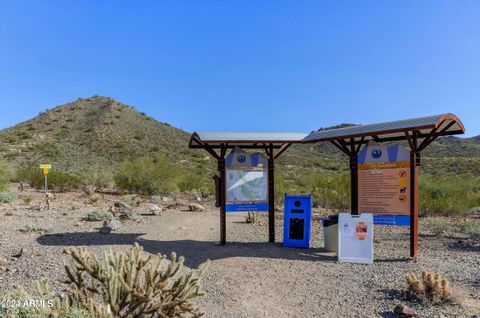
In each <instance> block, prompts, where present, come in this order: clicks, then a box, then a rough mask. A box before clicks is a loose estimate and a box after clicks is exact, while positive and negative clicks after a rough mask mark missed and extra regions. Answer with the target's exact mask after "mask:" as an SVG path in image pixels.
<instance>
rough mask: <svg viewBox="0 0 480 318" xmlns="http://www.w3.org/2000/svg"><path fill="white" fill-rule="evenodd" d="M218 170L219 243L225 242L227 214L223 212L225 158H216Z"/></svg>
mask: <svg viewBox="0 0 480 318" xmlns="http://www.w3.org/2000/svg"><path fill="white" fill-rule="evenodd" d="M218 172H219V174H220V182H219V201H220V244H222V245H225V244H226V243H227V215H226V212H225V159H224V158H223V157H222V158H220V159H218Z"/></svg>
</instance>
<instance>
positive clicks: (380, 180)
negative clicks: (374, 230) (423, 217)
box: [358, 142, 410, 225]
mask: <svg viewBox="0 0 480 318" xmlns="http://www.w3.org/2000/svg"><path fill="white" fill-rule="evenodd" d="M358 209H359V211H360V212H361V213H363V212H368V213H373V214H375V215H382V216H388V215H390V216H402V215H403V216H405V215H409V214H410V152H409V151H408V150H406V149H405V148H403V147H401V146H399V145H393V146H389V147H384V146H379V145H377V144H376V143H373V142H370V143H368V144H367V146H365V147H364V148H363V149H362V151H361V153H360V155H359V158H358ZM375 223H377V222H375ZM379 224H386V225H388V224H389V223H388V220H387V219H386V218H385V217H383V218H381V222H379ZM392 225H404V224H395V222H393V224H392Z"/></svg>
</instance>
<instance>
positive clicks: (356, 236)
mask: <svg viewBox="0 0 480 318" xmlns="http://www.w3.org/2000/svg"><path fill="white" fill-rule="evenodd" d="M338 261H339V262H340V263H363V264H373V215H372V214H371V213H362V214H359V215H352V214H350V213H340V214H339V215H338Z"/></svg>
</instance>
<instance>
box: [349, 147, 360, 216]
mask: <svg viewBox="0 0 480 318" xmlns="http://www.w3.org/2000/svg"><path fill="white" fill-rule="evenodd" d="M350 188H351V191H350V195H351V197H350V201H351V211H352V214H358V162H357V155H356V154H355V153H353V154H351V155H350Z"/></svg>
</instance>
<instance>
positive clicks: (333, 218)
mask: <svg viewBox="0 0 480 318" xmlns="http://www.w3.org/2000/svg"><path fill="white" fill-rule="evenodd" d="M322 224H323V226H330V225H335V224H338V214H334V215H329V216H327V217H324V218H322Z"/></svg>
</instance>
